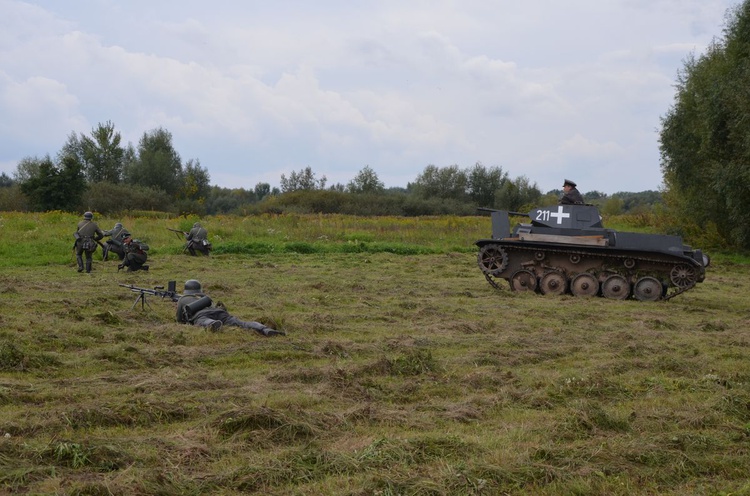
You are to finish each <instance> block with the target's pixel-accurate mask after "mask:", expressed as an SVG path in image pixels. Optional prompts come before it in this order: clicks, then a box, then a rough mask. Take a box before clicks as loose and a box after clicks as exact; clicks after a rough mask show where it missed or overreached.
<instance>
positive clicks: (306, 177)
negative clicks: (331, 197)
mask: <svg viewBox="0 0 750 496" xmlns="http://www.w3.org/2000/svg"><path fill="white" fill-rule="evenodd" d="M327 180H328V179H327V178H326V176H323V177H321V178H320V179H317V178H316V177H315V173H314V172H313V170H312V168H311V167H310V166H309V165H308V166H307V167H305V168H304V169H302V170H300V171H299V172H295V171H292V172H291V174H289V177H286V176H285V175H284V174H282V175H281V180H280V185H281V192H282V193H289V192H290V191H299V190H305V191H311V190H315V189H325V187H326V181H327Z"/></svg>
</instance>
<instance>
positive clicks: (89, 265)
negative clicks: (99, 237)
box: [79, 258, 91, 274]
mask: <svg viewBox="0 0 750 496" xmlns="http://www.w3.org/2000/svg"><path fill="white" fill-rule="evenodd" d="M79 272H80V270H79ZM89 272H91V259H90V258H87V259H86V273H87V274H88V273H89Z"/></svg>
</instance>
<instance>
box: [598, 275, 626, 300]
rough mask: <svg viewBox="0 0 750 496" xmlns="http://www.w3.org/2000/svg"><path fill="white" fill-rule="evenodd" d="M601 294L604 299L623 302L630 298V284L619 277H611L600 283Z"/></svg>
mask: <svg viewBox="0 0 750 496" xmlns="http://www.w3.org/2000/svg"><path fill="white" fill-rule="evenodd" d="M602 294H603V295H604V297H605V298H611V299H613V300H624V299H626V298H627V297H628V296H630V283H629V282H628V281H627V279H625V278H624V277H622V276H620V275H617V274H615V275H612V276H609V277H608V278H606V279H605V280H604V282H603V283H602Z"/></svg>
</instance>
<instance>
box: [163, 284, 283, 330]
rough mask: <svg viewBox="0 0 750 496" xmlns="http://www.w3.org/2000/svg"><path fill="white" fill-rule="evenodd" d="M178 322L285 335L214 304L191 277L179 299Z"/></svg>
mask: <svg viewBox="0 0 750 496" xmlns="http://www.w3.org/2000/svg"><path fill="white" fill-rule="evenodd" d="M199 300H200V301H201V302H203V303H204V304H203V305H200V306H202V308H200V309H198V310H196V311H194V312H190V311H189V310H190V309H188V311H186V308H185V307H187V306H188V305H190V304H191V303H197V302H199ZM176 318H177V322H180V323H182V324H193V325H197V326H201V327H209V328H211V330H214V331H218V330H219V329H221V327H222V326H224V325H231V326H236V327H241V328H243V329H252V330H254V331H256V332H258V333H259V334H262V335H263V336H266V337H270V336H284V335H285V333H284V332H283V331H277V330H276V329H273V328H271V327H267V326H264V325H263V324H261V323H260V322H247V321H244V320H240V319H238V318H237V317H235V316H233V315H230V313H229V312H227V310H226V309H225V308H223V307H218V306H213V302H212V301H211V299H210V298H209V297H208V296H206V295H205V294H204V293H203V292H202V291H201V285H200V282H198V281H196V280H195V279H191V280H189V281H186V282H185V291H184V292H183V296H181V297H180V299H179V300H177V315H176Z"/></svg>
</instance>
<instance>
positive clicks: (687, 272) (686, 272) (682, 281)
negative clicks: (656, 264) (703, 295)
mask: <svg viewBox="0 0 750 496" xmlns="http://www.w3.org/2000/svg"><path fill="white" fill-rule="evenodd" d="M669 280H670V281H672V284H674V285H675V286H677V287H678V288H689V287H690V286H693V285H694V284H695V283H696V282H697V281H698V274H697V272H696V271H695V267H691V266H689V265H685V264H681V265H675V266H674V267H672V271H671V272H670V273H669Z"/></svg>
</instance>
